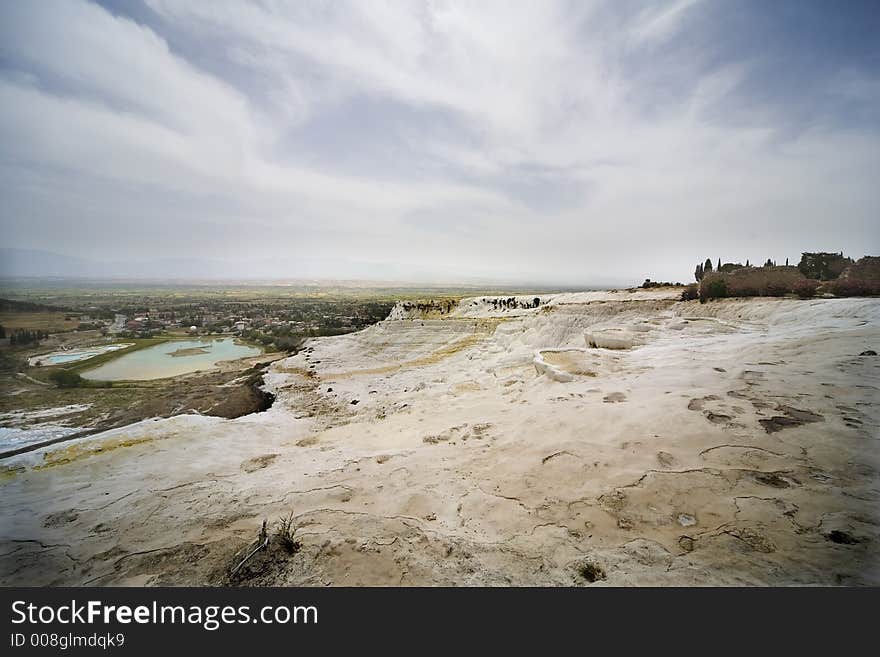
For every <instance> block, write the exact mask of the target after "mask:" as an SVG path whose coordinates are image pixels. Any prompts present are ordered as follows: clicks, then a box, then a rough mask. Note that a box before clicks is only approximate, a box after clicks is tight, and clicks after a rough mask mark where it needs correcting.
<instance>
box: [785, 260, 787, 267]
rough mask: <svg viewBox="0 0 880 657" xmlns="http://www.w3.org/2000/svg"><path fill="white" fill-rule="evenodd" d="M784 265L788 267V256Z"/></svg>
mask: <svg viewBox="0 0 880 657" xmlns="http://www.w3.org/2000/svg"><path fill="white" fill-rule="evenodd" d="M785 266H786V267H788V258H786V259H785Z"/></svg>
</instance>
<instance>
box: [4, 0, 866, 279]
mask: <svg viewBox="0 0 880 657" xmlns="http://www.w3.org/2000/svg"><path fill="white" fill-rule="evenodd" d="M148 4H149V6H150V7H151V8H152V9H153V10H154V11H155V12H156V15H157V17H158V20H157V22H156V23H154V24H153V25H152V27H148V26H145V25H139V24H137V23H135V22H134V21H132V20H129V19H126V18H122V17H118V16H114V15H112V14H110V13H109V12H107V11H105V10H104V9H102V8H100V7H98V6H97V5H94V4H90V3H86V2H81V1H79V2H78V1H73V0H68V1H65V2H57V3H28V4H25V3H8V4H6V5H4V6H3V8H2V9H0V13H2V16H0V19H2V20H0V40H2V43H3V44H4V45H3V48H4V52H5V56H4V60H5V61H6V62H7V66H6V68H5V69H2V70H0V135H2V138H3V143H4V152H3V155H2V158H0V159H2V164H3V166H4V170H6V171H14V172H15V176H14V177H15V179H16V181H17V184H16V185H12V184H11V183H7V184H5V185H3V187H2V188H0V191H2V192H3V193H4V195H6V196H7V197H8V198H10V199H11V200H12V202H11V203H10V207H13V206H14V207H15V208H16V209H17V210H16V211H17V212H21V211H25V212H27V213H30V214H32V215H33V216H32V217H31V218H30V220H29V221H28V222H19V221H18V217H17V216H16V217H11V216H9V215H8V214H6V215H4V216H3V221H4V222H5V223H9V222H16V223H14V224H13V225H12V226H11V228H7V230H6V233H7V235H8V236H10V237H11V238H12V239H13V240H14V242H15V243H16V245H19V246H23V247H30V248H41V247H42V248H47V249H49V250H53V249H54V250H63V249H64V248H69V249H72V250H73V251H74V252H75V253H76V254H77V255H89V256H93V255H94V254H95V252H96V249H98V248H99V247H100V246H103V247H105V248H112V249H116V250H118V251H119V252H121V253H124V252H126V250H127V249H132V248H133V247H131V245H129V244H127V243H126V242H125V240H124V239H122V238H114V239H111V238H109V237H102V238H101V239H96V238H95V236H88V235H79V236H77V235H73V236H72V237H70V238H68V239H65V241H64V243H59V244H53V243H52V241H51V238H50V237H47V235H51V231H50V230H47V228H48V227H51V226H52V225H53V222H58V221H60V219H59V218H58V217H57V216H56V214H55V213H56V212H57V207H58V199H55V200H54V201H53V202H52V203H48V202H47V201H46V198H47V196H46V193H44V192H45V190H50V189H51V190H53V191H52V193H53V194H56V195H58V196H60V197H67V198H69V203H68V206H69V208H70V214H71V216H75V217H79V218H80V221H83V222H84V225H90V226H91V225H99V224H100V220H99V218H102V217H103V218H106V221H111V220H115V222H116V227H120V226H125V225H126V223H127V222H132V223H134V222H135V221H137V222H143V221H144V220H145V219H144V217H149V216H153V217H160V216H161V217H173V218H174V220H173V221H174V226H175V229H176V231H177V239H175V240H173V241H171V242H165V243H164V246H163V242H162V240H161V239H160V236H158V235H156V236H153V237H151V236H149V235H148V234H147V235H145V237H144V240H147V241H149V240H150V239H153V241H152V242H150V244H151V246H150V248H153V249H157V248H167V249H168V250H169V253H171V252H173V254H175V255H177V254H180V253H189V252H191V251H192V244H194V243H198V244H199V248H200V250H203V251H204V252H205V254H206V255H212V254H222V255H224V256H227V255H229V254H230V253H234V252H235V251H236V249H237V248H240V247H238V243H239V240H240V239H241V236H242V235H248V227H251V229H250V236H249V238H248V239H249V240H251V243H250V245H251V247H252V248H256V249H262V250H263V251H264V252H265V253H266V254H267V258H269V257H282V256H284V255H285V254H288V253H297V254H304V253H308V254H309V255H312V256H317V255H323V256H326V258H327V262H328V263H330V262H332V263H333V267H337V268H343V269H344V267H345V265H344V263H345V262H364V261H369V262H373V263H386V264H387V263H393V262H398V263H410V264H413V266H416V265H418V266H419V267H420V270H422V269H424V270H428V271H434V272H437V275H438V276H446V277H455V278H461V277H467V276H468V275H469V274H470V273H481V274H485V273H487V272H492V271H494V272H495V273H496V275H497V276H498V277H502V278H503V277H523V276H529V277H534V278H541V279H544V280H563V279H568V280H572V281H580V282H589V281H591V280H596V278H597V276H598V272H600V271H601V272H602V273H603V275H604V276H605V277H606V278H607V277H609V276H610V277H615V276H616V277H618V279H623V278H625V277H629V278H630V279H632V280H637V279H638V277H640V276H645V275H651V276H652V277H655V278H660V277H666V278H684V277H686V276H687V274H688V272H689V265H688V266H687V267H685V266H683V265H684V263H687V262H689V259H690V258H692V254H693V253H694V252H700V253H702V252H703V251H701V249H709V248H713V245H715V247H714V248H720V247H718V246H717V243H718V239H719V231H721V232H723V231H725V230H729V231H730V236H729V238H726V239H725V242H726V243H727V244H729V245H731V250H733V251H736V252H735V253H731V254H730V257H731V258H736V257H742V258H745V257H747V256H748V254H747V253H744V254H740V251H745V250H746V249H747V248H748V247H749V245H750V244H751V245H755V244H757V243H758V242H759V241H760V240H758V238H757V237H754V236H763V237H764V239H765V241H766V242H768V245H767V248H778V249H788V251H787V254H790V255H791V256H792V257H794V256H796V255H797V253H796V252H797V250H798V249H800V248H826V247H827V248H831V249H834V248H848V249H852V245H865V250H870V249H872V248H873V249H876V247H877V245H878V236H877V231H876V229H871V228H870V227H869V225H868V222H867V219H866V218H867V217H869V216H873V215H875V214H876V210H877V208H878V192H877V191H876V186H875V185H873V184H872V183H871V180H870V178H871V173H870V172H871V171H873V170H876V168H877V167H878V166H880V161H878V160H880V148H878V146H880V144H878V139H877V134H876V132H871V131H868V132H865V131H857V130H850V129H848V128H847V127H846V126H841V125H839V124H837V123H834V122H831V123H826V124H823V125H821V126H818V125H817V126H814V127H813V128H812V129H809V127H807V128H805V129H802V130H798V131H795V133H793V136H791V135H789V136H787V137H785V138H784V139H783V138H781V137H780V134H781V133H787V132H790V126H788V125H785V124H784V122H780V119H779V114H778V112H770V111H765V109H764V108H762V107H761V106H760V105H758V104H752V105H749V104H748V98H746V97H744V96H743V94H744V92H743V91H742V87H743V85H744V83H746V82H747V81H748V80H749V75H750V71H751V68H752V66H753V65H754V62H755V61H757V60H758V59H759V54H753V55H750V56H749V57H741V58H738V59H737V60H736V61H727V62H722V63H721V64H716V65H713V66H708V65H707V66H705V67H702V68H700V67H699V66H695V64H694V59H695V58H696V59H699V56H700V53H699V52H694V51H691V50H688V49H687V48H685V49H684V51H685V52H684V55H680V56H683V57H687V58H688V59H687V61H680V60H678V59H675V58H674V57H672V56H671V55H667V56H666V57H660V55H659V53H660V49H661V48H662V46H663V44H664V43H666V42H674V40H675V38H676V36H677V35H680V34H681V30H682V29H684V26H685V25H688V22H687V18H688V17H689V16H692V15H693V12H696V11H703V8H702V7H695V6H694V5H695V4H696V3H694V2H689V1H679V2H672V3H668V4H666V5H663V6H656V5H654V4H650V5H648V6H647V7H645V8H644V9H641V10H637V11H629V10H625V9H619V10H618V5H617V4H616V3H612V4H605V5H592V4H590V5H587V4H585V3H571V2H566V1H563V0H560V1H559V2H550V1H543V2H523V3H509V2H505V3H492V2H479V3H476V2H474V3H471V2H468V3H461V2H442V1H437V2H387V3H380V2H370V3H363V2H351V3H342V2H339V3H319V2H297V3H274V2H268V1H267V2H261V3H256V2H233V1H232V0H218V1H217V2H212V3H185V2H176V1H172V0H148ZM166 34H167V35H172V36H173V39H172V38H171V36H168V37H167V38H166V36H163V35H166ZM169 44H171V45H169ZM175 44H176V45H175ZM181 44H185V45H187V47H185V48H183V47H178V46H180V45H181ZM653 73H656V74H657V76H659V78H658V79H659V82H657V83H656V84H657V85H659V86H661V87H662V81H663V80H666V79H670V80H674V81H676V82H678V86H676V87H675V89H676V92H675V93H674V94H667V95H662V96H655V95H652V94H654V93H655V91H656V89H655V85H653V84H649V83H653V82H654V80H653V79H652V75H651V74H653ZM682 80H683V81H682ZM876 88H877V78H876V76H872V75H870V74H866V73H864V72H862V71H854V72H852V73H851V75H850V76H849V77H848V78H846V80H845V81H844V82H842V83H841V84H840V85H838V87H836V88H835V93H836V94H837V95H838V96H840V97H845V98H854V99H856V100H858V101H859V102H862V101H863V99H864V98H865V96H866V94H867V95H868V96H870V97H874V96H875V95H876ZM734 101H735V102H734ZM367 103H374V104H375V107H379V108H380V109H379V110H377V111H380V112H385V116H386V117H387V118H386V120H385V122H384V123H382V122H380V123H379V124H378V125H379V127H378V128H376V127H375V126H376V124H370V125H371V126H372V127H363V126H361V125H360V122H361V121H364V120H365V114H361V113H360V111H359V109H360V108H365V106H366V104H367ZM743 104H746V105H748V106H749V109H750V112H749V114H748V116H747V118H748V120H747V121H745V120H743V115H742V113H739V114H737V116H736V120H733V115H732V114H731V113H730V112H728V107H729V106H734V105H735V106H736V107H740V108H741V107H742V106H743ZM370 130H379V132H378V133H376V134H370V133H369V131H370ZM340 135H343V136H344V141H343V142H342V143H339V140H340ZM304 136H309V137H311V138H310V139H303V137H304ZM331 145H332V149H331ZM333 149H335V150H333ZM349 153H350V154H352V155H356V156H357V157H351V158H349V157H344V156H347V155H348V154H349ZM23 181H25V182H24V184H23ZM41 190H42V191H41ZM132 190H134V192H133V191H132ZM135 192H136V193H135ZM126 194H131V195H132V197H133V198H137V202H138V203H139V204H140V205H139V206H138V207H136V208H135V207H130V206H129V207H122V208H120V207H119V203H120V201H119V199H120V198H125V195H126ZM84 199H88V200H87V201H85V200H84ZM145 206H146V207H145ZM872 213H873V215H872ZM841 214H843V215H844V216H845V217H847V220H848V221H850V225H851V226H852V227H853V232H852V235H851V236H850V237H849V238H848V239H849V240H850V241H849V242H848V243H847V244H840V241H838V242H835V243H834V244H825V243H822V244H817V243H809V244H808V243H807V242H808V241H809V239H815V240H819V239H825V238H826V237H828V231H826V230H824V229H823V228H821V226H822V222H821V217H823V216H839V215H841ZM111 218H112V219H111ZM102 220H103V219H102ZM157 221H158V219H157ZM169 221H170V220H169ZM160 223H161V222H160ZM803 225H809V226H813V227H814V232H813V233H809V232H807V233H803V232H801V233H798V229H799V226H803ZM138 226H139V230H141V232H143V230H144V229H143V224H142V223H139V224H138ZM206 226H213V227H214V228H213V229H212V230H210V231H206V230H205V227H206ZM768 227H769V228H771V229H772V230H771V231H770V233H768ZM737 233H739V234H740V236H741V239H739V240H737V236H736V234H737ZM114 234H117V233H114ZM838 235H839V232H838ZM622 236H625V238H626V240H628V241H627V247H626V248H621V243H622V240H623V239H624V238H623V237H622ZM142 244H143V242H142ZM734 245H735V246H734ZM761 248H764V247H761ZM413 254H418V255H417V256H416V257H414V256H413ZM249 255H250V256H252V255H253V253H251V254H249ZM720 255H722V256H724V257H727V255H726V254H720ZM856 255H859V254H858V253H857V254H856ZM751 257H752V259H755V258H756V256H755V255H753V256H751ZM340 263H342V264H340ZM524 263H528V264H524ZM328 266H329V265H328ZM398 269H399V267H398ZM282 273H285V272H279V274H282ZM323 275H326V276H336V277H338V276H344V275H345V272H344V271H339V272H337V271H329V270H328V271H325V272H323Z"/></svg>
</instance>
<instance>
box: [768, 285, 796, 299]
mask: <svg viewBox="0 0 880 657" xmlns="http://www.w3.org/2000/svg"><path fill="white" fill-rule="evenodd" d="M790 289H791V288H790V287H789V286H788V285H786V284H785V283H775V282H773V283H767V287H766V288H764V292H765V293H766V295H767V296H768V297H784V296H785V295H786V294H788V292H789V290H790Z"/></svg>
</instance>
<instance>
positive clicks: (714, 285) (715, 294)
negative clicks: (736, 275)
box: [700, 278, 727, 301]
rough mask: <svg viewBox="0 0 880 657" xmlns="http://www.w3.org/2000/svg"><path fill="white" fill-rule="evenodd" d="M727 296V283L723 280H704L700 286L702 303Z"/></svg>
mask: <svg viewBox="0 0 880 657" xmlns="http://www.w3.org/2000/svg"><path fill="white" fill-rule="evenodd" d="M726 296H727V281H725V280H724V279H723V278H710V279H706V278H704V279H703V282H702V284H701V285H700V301H707V300H708V299H720V298H723V297H726Z"/></svg>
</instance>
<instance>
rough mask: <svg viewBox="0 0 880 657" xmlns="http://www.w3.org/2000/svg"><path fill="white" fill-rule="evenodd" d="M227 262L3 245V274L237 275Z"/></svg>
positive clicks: (158, 277)
mask: <svg viewBox="0 0 880 657" xmlns="http://www.w3.org/2000/svg"><path fill="white" fill-rule="evenodd" d="M240 275H241V273H240V272H237V271H235V270H233V269H232V268H231V267H230V266H229V265H228V264H225V263H223V262H220V261H215V260H204V259H194V258H160V259H156V260H143V261H106V262H95V261H93V260H86V259H85V258H77V257H75V256H66V255H61V254H58V253H52V252H50V251H39V250H36V249H9V248H3V249H0V278H88V279H93V278H116V279H119V278H121V279H152V280H163V279H193V278H206V279H218V278H236V277H237V276H238V277H240Z"/></svg>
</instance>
